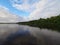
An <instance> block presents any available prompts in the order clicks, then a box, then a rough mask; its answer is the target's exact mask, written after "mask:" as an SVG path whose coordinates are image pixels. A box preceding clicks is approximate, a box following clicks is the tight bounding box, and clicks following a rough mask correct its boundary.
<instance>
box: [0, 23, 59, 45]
mask: <svg viewBox="0 0 60 45" xmlns="http://www.w3.org/2000/svg"><path fill="white" fill-rule="evenodd" d="M18 36H19V38H18V39H17V40H13V39H15V38H14V37H18ZM21 37H22V38H21ZM32 37H33V38H34V39H33V38H32ZM9 38H10V39H9ZM8 39H9V40H8ZM29 39H30V40H29ZM7 40H8V41H11V42H13V43H14V44H16V45H19V44H17V43H18V42H19V43H20V42H23V43H24V41H25V40H27V41H30V42H31V43H35V44H34V45H60V32H57V31H52V30H48V29H40V28H36V27H30V26H24V25H18V24H0V44H3V43H5V42H8V41H7ZM12 40H13V41H12ZM15 42H16V43H15ZM25 42H26V41H25ZM27 43H29V42H27ZM11 45H12V44H11ZM21 45H23V44H21ZM26 45H27V44H26ZM30 45H32V44H30Z"/></svg>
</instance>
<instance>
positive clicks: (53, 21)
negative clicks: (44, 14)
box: [18, 15, 60, 30]
mask: <svg viewBox="0 0 60 45" xmlns="http://www.w3.org/2000/svg"><path fill="white" fill-rule="evenodd" d="M18 24H23V25H30V26H34V27H39V28H48V29H55V30H60V15H58V16H54V17H51V18H46V19H43V18H40V19H39V20H33V21H29V22H18Z"/></svg>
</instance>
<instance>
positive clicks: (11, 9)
mask: <svg viewBox="0 0 60 45" xmlns="http://www.w3.org/2000/svg"><path fill="white" fill-rule="evenodd" d="M58 14H60V0H0V17H1V18H2V20H1V19H0V22H4V21H5V20H6V22H7V21H8V22H9V21H11V22H12V21H13V22H16V21H17V20H18V21H21V19H23V21H27V20H36V19H39V18H48V17H51V16H57V15H58ZM13 16H14V18H13ZM3 19H4V21H3ZM7 19H9V20H7Z"/></svg>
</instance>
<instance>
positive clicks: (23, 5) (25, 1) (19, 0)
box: [10, 0, 38, 12]
mask: <svg viewBox="0 0 60 45" xmlns="http://www.w3.org/2000/svg"><path fill="white" fill-rule="evenodd" d="M29 1H32V2H33V3H32V4H29ZM34 1H35V0H13V1H12V0H10V2H11V5H12V6H13V7H15V8H16V9H18V10H23V11H27V12H31V11H33V10H34V9H35V3H36V2H37V1H38V0H37V1H36V2H35V3H34ZM30 3H31V2H30Z"/></svg>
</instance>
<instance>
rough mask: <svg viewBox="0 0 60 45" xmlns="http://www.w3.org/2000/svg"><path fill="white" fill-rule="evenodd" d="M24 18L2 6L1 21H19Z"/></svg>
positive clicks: (0, 10) (0, 7)
mask: <svg viewBox="0 0 60 45" xmlns="http://www.w3.org/2000/svg"><path fill="white" fill-rule="evenodd" d="M22 20H23V18H22V17H18V16H17V15H14V14H12V13H10V12H9V9H8V8H6V7H4V6H0V23H2V22H3V23H10V22H18V21H22Z"/></svg>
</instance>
